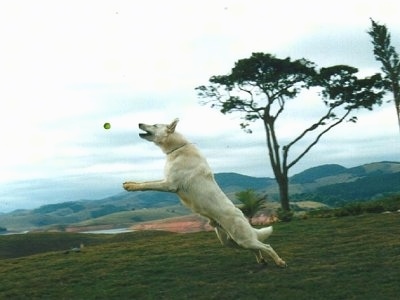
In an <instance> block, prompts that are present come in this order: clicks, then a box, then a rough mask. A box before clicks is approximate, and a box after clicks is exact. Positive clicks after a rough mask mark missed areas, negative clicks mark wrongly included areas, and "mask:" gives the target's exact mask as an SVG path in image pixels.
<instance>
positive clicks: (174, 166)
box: [123, 119, 286, 267]
mask: <svg viewBox="0 0 400 300" xmlns="http://www.w3.org/2000/svg"><path fill="white" fill-rule="evenodd" d="M177 123H178V119H175V120H174V121H173V122H172V123H171V124H169V125H168V124H156V125H146V124H139V128H140V129H141V130H143V131H144V132H145V133H140V134H139V136H140V137H141V138H143V139H145V140H148V141H150V142H154V143H155V144H156V145H157V146H159V147H160V148H161V149H162V151H163V152H164V153H165V154H166V155H167V162H166V165H165V179H164V180H159V181H148V182H140V183H139V182H125V183H124V184H123V186H124V188H125V189H126V190H127V191H146V190H153V191H162V192H171V193H176V194H178V196H179V198H180V199H181V201H182V203H183V204H184V205H185V206H187V207H188V208H190V209H191V210H192V211H193V212H195V213H198V214H200V215H202V216H204V217H206V218H208V219H209V220H210V225H211V226H213V227H214V229H215V232H216V234H217V236H218V238H219V240H220V241H221V243H222V244H223V245H226V246H240V247H242V248H244V249H248V250H251V251H253V252H254V253H255V254H256V258H257V261H258V262H259V263H264V262H265V258H266V256H267V255H269V256H271V257H272V258H273V260H274V261H275V263H276V264H277V265H278V266H281V267H285V266H286V263H285V262H284V261H283V260H282V259H281V258H280V257H279V256H278V254H277V253H276V252H275V251H274V249H272V247H271V246H270V245H267V244H264V243H263V241H264V240H265V239H266V238H268V236H269V235H270V234H271V233H272V227H267V228H262V229H255V228H253V227H252V226H251V225H250V223H249V221H248V220H247V219H246V217H245V216H244V215H243V213H242V211H241V210H240V209H238V208H237V207H236V206H235V205H234V204H233V203H232V201H231V200H229V198H228V197H227V196H226V195H225V194H224V193H223V192H222V190H221V189H220V187H219V186H218V185H217V183H216V182H215V180H214V176H213V173H212V171H211V169H210V167H209V166H208V163H207V161H206V159H205V158H204V157H203V156H202V155H201V154H200V152H199V151H198V150H197V148H196V147H195V146H194V145H193V144H191V143H189V142H188V141H187V140H186V139H185V138H184V137H183V136H182V135H181V134H179V133H177V132H175V127H176V125H177Z"/></svg>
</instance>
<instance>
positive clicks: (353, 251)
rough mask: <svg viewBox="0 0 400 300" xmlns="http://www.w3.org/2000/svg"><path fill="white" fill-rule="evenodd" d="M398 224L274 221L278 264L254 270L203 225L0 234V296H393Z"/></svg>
mask: <svg viewBox="0 0 400 300" xmlns="http://www.w3.org/2000/svg"><path fill="white" fill-rule="evenodd" d="M399 224H400V214H398V213H391V214H374V215H368V214H367V215H361V216H352V217H343V218H328V219H323V218H310V219H306V220H297V221H293V222H290V223H279V224H276V225H275V226H274V234H273V235H272V236H271V238H270V239H269V242H270V243H271V245H272V246H273V247H274V248H275V249H276V250H277V252H278V253H279V254H280V255H281V256H282V257H283V258H284V259H285V260H286V261H287V263H288V265H289V267H288V268H287V269H280V268H278V267H275V266H274V265H273V264H269V265H268V266H267V267H266V268H259V267H258V266H257V265H256V263H255V259H254V257H253V255H252V254H251V253H250V252H247V251H243V250H235V249H229V248H224V247H222V246H221V245H220V244H219V241H218V240H217V238H216V237H215V235H214V234H213V233H212V232H200V233H191V234H173V233H166V232H160V231H158V232H154V231H149V232H147V231H145V232H133V233H126V234H119V235H91V234H86V235H85V234H68V233H30V234H26V235H14V236H0V276H1V278H2V280H1V284H0V299H285V300H286V299H307V300H308V299H363V300H364V299H398V296H399V295H400V285H399V279H400V277H399V270H400V259H399V258H400V239H399V234H400V226H399ZM82 242H83V243H85V248H83V250H82V251H81V252H80V253H73V252H72V253H69V254H64V252H65V251H64V250H65V249H69V248H70V247H72V246H75V245H79V244H80V243H82ZM34 253H36V254H34ZM27 255H29V256H27ZM11 257H12V258H11Z"/></svg>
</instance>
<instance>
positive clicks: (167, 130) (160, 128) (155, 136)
mask: <svg viewBox="0 0 400 300" xmlns="http://www.w3.org/2000/svg"><path fill="white" fill-rule="evenodd" d="M178 121H179V119H175V120H174V121H172V123H171V124H154V125H148V124H143V123H140V124H139V128H140V129H141V130H143V131H145V132H144V133H139V136H140V137H141V138H142V139H145V140H147V141H149V142H154V143H156V144H158V145H162V144H163V143H164V142H165V141H166V140H167V138H168V136H169V135H171V134H172V133H174V132H175V128H176V125H177V124H178Z"/></svg>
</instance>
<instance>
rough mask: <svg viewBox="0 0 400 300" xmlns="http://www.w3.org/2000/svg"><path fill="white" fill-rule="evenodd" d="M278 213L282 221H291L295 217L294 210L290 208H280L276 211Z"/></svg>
mask: <svg viewBox="0 0 400 300" xmlns="http://www.w3.org/2000/svg"><path fill="white" fill-rule="evenodd" d="M276 213H277V215H278V219H279V220H281V221H282V222H290V221H292V219H293V215H294V213H293V211H291V210H289V211H287V210H283V209H282V208H278V210H277V211H276Z"/></svg>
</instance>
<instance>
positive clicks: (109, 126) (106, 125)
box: [103, 123, 111, 129]
mask: <svg viewBox="0 0 400 300" xmlns="http://www.w3.org/2000/svg"><path fill="white" fill-rule="evenodd" d="M103 127H104V129H110V128H111V124H110V123H104V125H103Z"/></svg>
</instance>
